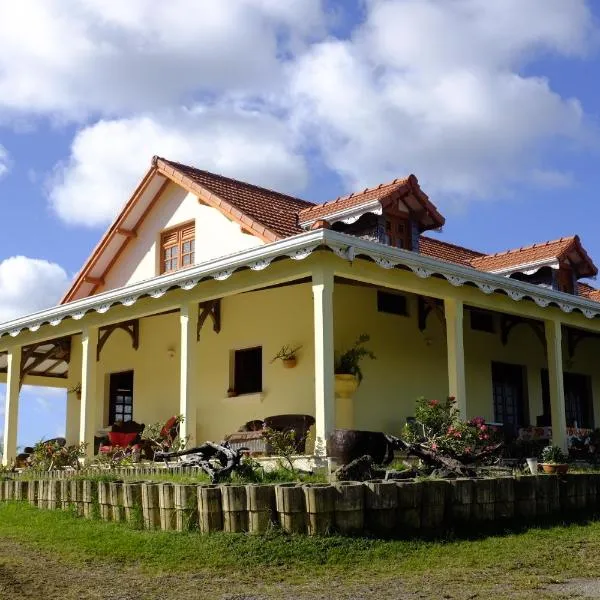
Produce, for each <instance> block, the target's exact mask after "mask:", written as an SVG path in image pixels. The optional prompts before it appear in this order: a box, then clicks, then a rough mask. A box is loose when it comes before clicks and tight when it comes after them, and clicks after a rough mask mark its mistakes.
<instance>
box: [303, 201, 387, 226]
mask: <svg viewBox="0 0 600 600" xmlns="http://www.w3.org/2000/svg"><path fill="white" fill-rule="evenodd" d="M365 213H373V214H374V215H381V214H383V207H382V206H381V202H380V201H379V200H371V201H370V202H365V203H364V204H358V205H357V206H351V207H350V208H346V209H344V210H340V211H338V212H334V213H331V214H328V215H325V216H322V217H317V218H314V219H309V220H308V221H300V223H299V225H300V227H310V226H311V225H313V224H314V223H316V222H317V221H321V220H325V221H327V222H328V223H330V224H333V223H337V222H338V221H342V222H344V223H346V225H351V224H352V223H356V221H358V219H360V217H362V216H363V215H364V214H365Z"/></svg>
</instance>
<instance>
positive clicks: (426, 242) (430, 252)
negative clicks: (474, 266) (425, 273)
mask: <svg viewBox="0 0 600 600" xmlns="http://www.w3.org/2000/svg"><path fill="white" fill-rule="evenodd" d="M419 252H420V253H421V254H424V255H426V256H431V258H437V259H438V260H445V261H447V262H451V263H457V264H459V265H465V266H467V267H470V266H471V261H472V260H473V259H474V258H478V257H480V256H484V254H483V253H482V252H477V251H476V250H469V248H463V247H462V246H456V245H455V244H449V243H448V242H442V241H440V240H436V239H433V238H430V237H426V236H424V235H422V236H421V237H420V238H419Z"/></svg>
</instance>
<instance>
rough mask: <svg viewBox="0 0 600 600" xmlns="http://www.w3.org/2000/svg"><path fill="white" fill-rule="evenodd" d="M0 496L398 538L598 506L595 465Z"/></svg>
mask: <svg viewBox="0 0 600 600" xmlns="http://www.w3.org/2000/svg"><path fill="white" fill-rule="evenodd" d="M0 500H3V501H11V500H19V501H23V502H29V504H31V505H34V506H37V507H39V508H42V509H48V510H61V509H62V510H72V511H74V512H76V513H77V514H78V515H80V516H82V517H87V518H99V519H102V520H104V521H116V522H129V523H131V524H134V525H136V526H137V527H140V528H145V529H154V530H163V531H172V530H174V531H191V530H198V531H200V532H201V533H212V532H216V531H224V532H230V533H242V532H246V533H251V534H262V533H265V532H266V531H267V530H269V529H270V528H271V527H273V526H277V527H280V528H281V529H282V530H283V531H285V532H287V533H298V534H308V535H324V534H328V533H335V532H337V533H341V534H343V535H367V534H371V535H377V536H385V537H406V536H412V535H419V534H432V533H440V532H443V531H444V530H446V529H449V528H454V529H460V528H461V527H465V526H466V525H467V524H468V526H470V527H472V526H473V523H478V524H483V523H488V524H489V523H493V522H503V521H510V520H512V519H525V520H528V521H531V520H535V519H537V518H542V519H545V520H548V519H553V518H555V519H556V520H559V519H561V518H563V517H565V516H568V515H581V514H583V513H588V514H597V513H600V474H568V475H564V476H560V477H557V476H554V475H540V476H537V477H536V476H523V477H518V478H513V477H499V478H495V479H455V480H423V481H383V480H373V481H367V482H364V483H359V482H340V483H335V484H294V483H284V484H277V485H263V484H249V485H241V484H221V485H196V484H176V483H166V482H149V481H146V482H136V481H125V482H123V481H111V482H108V481H94V480H85V479H63V480H57V479H43V480H25V479H7V480H5V481H2V482H0Z"/></svg>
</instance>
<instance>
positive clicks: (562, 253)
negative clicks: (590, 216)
mask: <svg viewBox="0 0 600 600" xmlns="http://www.w3.org/2000/svg"><path fill="white" fill-rule="evenodd" d="M573 252H577V254H578V255H579V256H580V259H581V260H580V266H579V274H580V275H581V276H584V277H589V276H593V275H596V273H597V272H598V270H597V268H596V266H595V265H594V263H593V262H592V260H591V258H590V257H589V256H588V255H587V253H586V252H585V250H584V249H583V246H582V245H581V241H580V239H579V237H578V236H576V235H575V236H572V237H564V238H560V239H559V240H553V241H549V242H543V243H541V244H532V245H531V246H525V247H523V248H516V249H514V250H507V251H505V252H498V253H496V254H488V255H486V256H481V257H479V258H475V259H473V260H472V261H471V265H472V266H473V267H475V268H476V269H480V270H482V271H503V270H508V269H510V268H512V267H519V266H521V265H527V264H534V263H537V262H541V261H545V260H552V259H557V260H562V259H564V258H566V257H567V255H569V254H571V253H573Z"/></svg>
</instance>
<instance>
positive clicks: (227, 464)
mask: <svg viewBox="0 0 600 600" xmlns="http://www.w3.org/2000/svg"><path fill="white" fill-rule="evenodd" d="M246 452H248V449H247V448H238V449H236V450H234V449H233V448H231V447H230V446H229V444H228V443H227V442H221V443H220V444H215V443H214V442H204V444H202V445H201V446H197V447H196V448H190V449H189V450H180V451H178V452H157V453H156V454H155V457H156V458H158V459H159V460H161V459H162V460H164V461H165V464H166V463H167V462H168V461H169V460H171V459H173V458H181V457H183V460H182V461H181V463H182V465H183V466H189V467H199V468H201V469H202V470H203V471H204V472H205V473H206V474H207V475H208V476H209V477H210V479H211V481H212V483H219V482H220V481H224V480H225V479H228V478H229V476H230V475H231V474H232V473H233V472H234V471H237V472H241V471H243V470H245V467H244V465H243V464H242V458H243V456H244V454H245V453H246Z"/></svg>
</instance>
